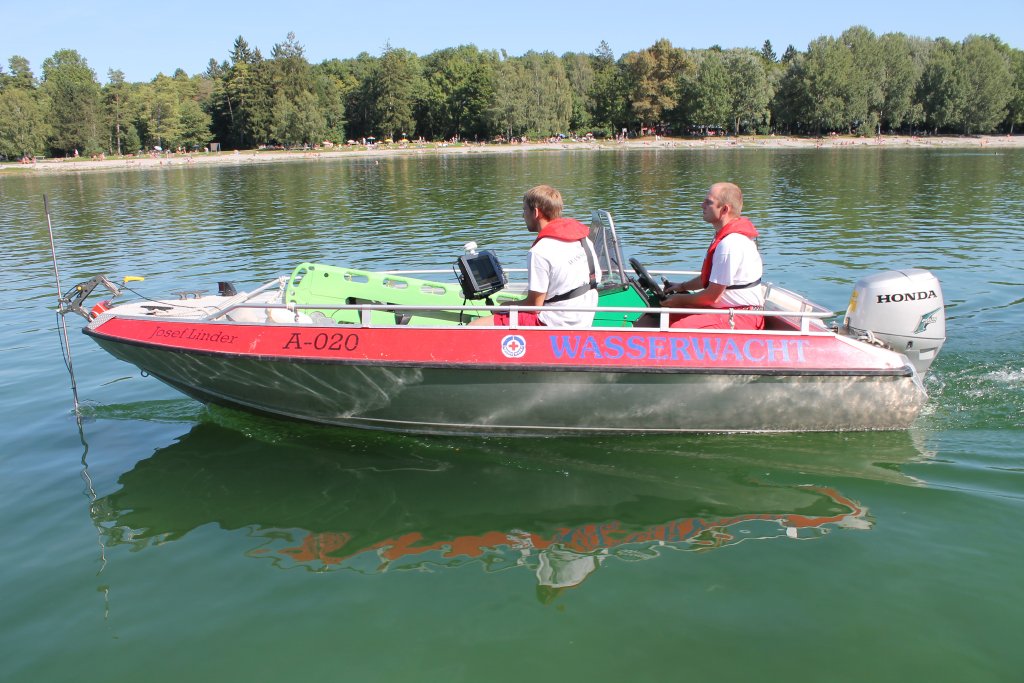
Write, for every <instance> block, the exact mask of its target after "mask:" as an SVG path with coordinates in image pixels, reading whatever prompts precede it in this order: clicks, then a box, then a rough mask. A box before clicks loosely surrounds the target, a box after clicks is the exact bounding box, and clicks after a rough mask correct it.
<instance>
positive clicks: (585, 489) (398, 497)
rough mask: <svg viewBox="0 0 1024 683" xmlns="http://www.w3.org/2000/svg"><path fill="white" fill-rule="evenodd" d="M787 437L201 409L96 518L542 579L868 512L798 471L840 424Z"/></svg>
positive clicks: (289, 555)
mask: <svg viewBox="0 0 1024 683" xmlns="http://www.w3.org/2000/svg"><path fill="white" fill-rule="evenodd" d="M253 422H254V423H256V422H258V421H257V420H255V419H254V420H253ZM234 427H237V425H235V426H234ZM272 428H276V427H272ZM795 436H796V435H790V436H786V437H783V436H782V435H779V438H769V439H765V438H764V437H763V436H762V437H759V438H760V440H761V441H762V442H763V443H762V446H763V447H762V448H761V449H759V455H758V456H757V457H756V458H754V459H748V458H746V457H743V458H729V457H722V456H723V455H724V453H718V452H716V451H717V450H726V449H727V450H730V451H731V452H733V453H742V452H744V451H747V450H750V449H748V448H746V447H745V444H744V443H737V442H736V439H727V440H726V441H730V442H732V443H731V446H725V447H723V446H721V445H720V444H721V439H719V440H717V441H716V440H713V439H707V440H702V439H678V438H674V439H668V438H656V439H639V440H637V439H634V440H633V441H632V442H630V441H627V440H625V439H613V440H610V441H604V442H599V443H597V444H594V443H589V444H582V443H578V442H576V441H574V440H545V441H540V442H533V441H530V442H522V441H518V440H515V439H497V440H480V441H472V440H471V441H466V440H460V441H454V440H438V439H433V438H424V439H417V440H415V441H414V442H413V443H412V444H410V441H409V440H408V437H405V438H404V439H402V438H398V437H390V436H388V435H385V434H380V435H367V434H362V433H360V434H358V437H359V438H353V437H352V435H351V434H346V435H344V436H342V435H339V434H337V433H330V432H329V430H327V431H325V430H319V429H316V428H310V429H309V431H304V430H303V429H299V430H297V431H296V432H293V433H292V434H290V435H289V437H288V439H287V442H286V443H282V442H280V441H284V439H280V440H279V439H277V438H276V437H274V436H273V435H271V436H269V437H268V438H267V441H261V440H259V439H239V437H238V431H236V429H235V428H225V427H224V426H221V425H217V424H211V423H205V424H200V425H198V426H196V427H195V428H193V429H192V431H190V432H189V433H187V434H186V435H184V436H183V437H182V438H181V439H180V440H179V441H178V442H176V443H174V444H172V445H170V446H168V447H166V448H163V449H160V450H158V451H157V452H156V453H155V454H154V455H153V456H152V457H150V458H148V459H145V460H142V461H140V462H138V463H137V464H136V465H135V466H134V467H133V468H132V469H131V470H130V471H127V472H125V473H123V474H122V475H121V476H120V477H119V478H118V484H119V487H120V488H119V489H118V490H116V491H114V492H112V493H110V494H108V495H106V496H104V497H102V498H101V499H100V500H99V501H98V502H97V505H96V507H95V510H96V515H97V519H96V521H97V523H98V524H99V525H100V526H101V527H102V528H103V529H104V534H105V535H106V537H107V542H108V545H110V546H116V545H118V544H131V545H133V546H135V547H138V548H142V547H146V546H149V545H154V544H160V543H165V542H169V541H174V540H176V539H180V538H182V537H184V536H186V535H187V534H188V533H189V532H191V531H193V530H195V529H197V528H199V527H202V526H204V525H209V524H216V525H217V526H219V527H220V528H222V529H225V530H229V531H231V530H239V529H245V530H246V531H247V533H248V534H249V535H250V536H251V537H254V538H257V539H259V541H258V544H257V545H256V547H254V548H252V549H251V550H250V551H249V554H250V556H252V557H258V558H267V559H270V560H271V561H272V562H274V563H275V564H277V565H279V566H283V567H291V566H303V567H306V568H309V569H313V570H324V569H345V570H350V571H353V572H362V573H380V572H388V571H401V570H419V571H430V570H438V569H441V568H453V567H460V566H463V565H466V564H477V565H479V566H481V567H483V568H484V569H485V570H487V571H497V570H502V569H512V568H517V567H518V568H523V569H529V570H531V571H532V572H534V573H535V574H536V576H537V580H538V584H539V585H540V586H544V587H546V590H549V591H550V590H557V589H562V588H565V587H568V586H573V585H576V584H578V583H579V582H581V581H582V580H583V579H584V578H586V576H588V575H589V574H590V573H591V572H593V571H594V570H595V569H597V568H598V567H599V566H601V565H602V563H605V562H606V561H607V560H608V559H609V558H616V559H619V560H626V561H631V560H641V559H650V558H654V557H657V556H659V555H660V554H661V553H663V552H665V551H669V550H698V551H699V550H705V551H706V550H712V549H715V548H722V547H725V546H730V545H735V544H737V543H740V542H742V541H748V540H755V539H759V540H767V539H783V540H794V539H811V538H817V537H819V536H822V535H824V534H827V533H828V532H829V531H830V530H833V529H837V528H861V529H864V528H869V527H870V526H871V521H870V518H869V517H868V514H867V510H866V508H865V507H864V506H863V505H861V504H860V503H858V502H857V501H854V500H851V499H850V498H848V497H847V496H844V495H843V494H842V493H841V492H840V491H838V490H837V489H835V488H831V487H829V486H809V485H803V484H802V482H804V481H808V480H810V481H815V480H818V481H820V480H821V477H814V476H812V477H807V476H806V475H800V474H797V473H799V472H807V471H808V470H811V471H813V470H814V467H815V466H816V465H815V463H817V466H820V462H821V459H820V451H819V449H828V450H835V447H836V446H837V445H839V444H840V441H838V440H837V439H836V438H835V437H836V435H814V436H816V437H817V439H814V440H808V438H809V437H810V436H811V435H804V439H798V438H795ZM901 436H902V437H903V438H902V439H899V437H901ZM856 437H857V438H858V439H860V438H863V440H864V443H863V444H861V446H862V447H863V448H864V449H867V450H864V451H862V453H863V455H862V456H861V459H862V460H864V461H865V464H864V465H863V469H864V470H865V471H867V470H870V469H877V470H878V472H877V476H880V477H883V478H888V479H894V478H897V477H898V476H899V475H898V473H895V474H894V470H893V469H891V468H887V467H877V468H872V467H871V466H870V465H869V464H868V461H869V460H870V457H874V456H870V457H869V456H867V455H866V454H867V453H868V452H869V451H870V452H871V453H874V454H877V453H879V452H884V451H886V450H887V449H888V450H889V451H890V452H891V453H890V454H891V455H894V456H899V457H901V458H903V459H906V458H907V457H910V456H912V454H916V453H917V451H916V449H913V448H912V447H909V448H908V444H909V441H908V439H907V438H906V435H904V434H901V433H887V434H863V435H856ZM750 438H753V437H752V436H751V437H750ZM325 440H326V442H325ZM275 441H277V442H276V443H275ZM848 441H849V440H848V439H847V442H848ZM896 441H899V443H896ZM804 451H806V452H804ZM786 453H788V454H789V456H788V460H787V455H786ZM851 456H852V454H851V453H850V452H849V451H847V452H846V453H844V454H840V455H839V456H837V463H838V462H840V461H841V462H844V463H847V464H849V463H850V462H851V461H854V460H856V458H854V457H851ZM766 472H776V473H777V474H780V475H781V474H783V473H785V472H788V473H789V476H776V477H765V476H764V475H765V473H766ZM832 474H835V472H832ZM847 474H849V476H855V477H856V476H861V473H859V472H855V471H849V472H847ZM870 474H876V473H870ZM766 479H770V480H776V479H777V480H780V481H786V480H787V479H788V480H791V481H792V480H795V481H798V482H799V483H792V484H786V483H782V484H774V483H773V484H766V483H764V482H765V480H766Z"/></svg>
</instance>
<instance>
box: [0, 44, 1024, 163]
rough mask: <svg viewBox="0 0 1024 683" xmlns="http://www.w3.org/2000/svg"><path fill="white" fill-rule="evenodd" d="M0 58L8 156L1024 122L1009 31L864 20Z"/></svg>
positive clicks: (952, 128) (957, 129) (1021, 58)
mask: <svg viewBox="0 0 1024 683" xmlns="http://www.w3.org/2000/svg"><path fill="white" fill-rule="evenodd" d="M8 66H9V68H8V69H4V68H3V67H0V156H5V157H8V158H17V157H22V156H26V155H27V156H35V155H41V154H46V155H51V156H66V155H72V154H79V153H81V154H84V155H97V154H127V153H136V152H138V151H139V150H143V149H147V150H151V149H153V148H156V147H159V148H162V149H183V150H195V149H203V148H205V147H206V146H207V145H208V144H209V143H210V142H213V141H216V142H218V143H220V145H221V146H222V148H224V149H251V148H256V147H259V146H263V145H267V146H286V147H294V146H305V145H309V146H316V145H319V144H321V143H323V142H324V141H331V142H333V143H336V144H340V143H344V142H345V141H346V140H358V141H360V142H362V141H364V140H368V139H373V140H379V141H383V140H401V139H403V138H406V139H425V140H431V141H440V140H469V141H490V140H494V139H505V140H510V139H514V138H523V137H530V138H535V137H545V138H546V137H548V136H552V135H559V134H570V133H575V134H579V135H583V134H586V133H592V134H594V135H595V136H596V137H609V136H612V135H616V134H618V133H620V132H621V131H623V130H626V131H629V133H630V134H637V133H639V132H641V131H644V132H646V131H649V130H650V131H656V132H663V133H667V134H673V135H693V134H707V133H708V132H709V131H716V132H717V131H722V132H729V133H732V134H752V133H756V134H767V133H779V134H797V135H821V134H824V133H827V132H828V133H830V132H838V133H843V134H862V135H874V134H881V133H884V132H899V133H911V132H928V133H947V134H950V133H951V134H977V133H990V132H994V131H1000V132H1006V133H1011V134H1012V133H1013V131H1014V127H1015V126H1016V125H1019V124H1020V123H1022V121H1024V51H1022V50H1018V49H1015V48H1011V47H1009V46H1008V45H1006V44H1005V43H1003V42H1002V41H1001V40H1000V39H999V38H997V37H996V36H992V35H988V36H969V37H967V38H965V39H964V40H963V41H960V42H953V41H950V40H948V39H945V38H938V39H927V38H916V37H911V36H907V35H904V34H902V33H887V34H884V35H881V36H877V35H875V34H874V33H873V32H872V31H870V30H868V29H867V28H864V27H862V26H854V27H852V28H850V29H848V30H846V31H844V32H843V33H842V35H840V36H839V37H831V36H822V37H820V38H817V39H816V40H814V41H812V42H811V43H810V45H808V47H807V50H805V51H798V50H796V49H795V48H794V47H793V46H792V45H790V46H789V47H788V48H787V49H786V50H785V52H784V53H783V54H782V56H781V57H779V56H777V55H776V53H775V51H774V49H773V47H772V44H771V41H769V40H766V41H765V42H764V44H763V46H762V47H761V49H760V50H757V49H754V48H735V49H722V48H720V47H718V46H712V47H710V48H707V49H699V50H684V49H682V48H678V47H674V46H673V45H672V44H671V42H670V41H668V40H667V39H661V40H659V41H657V42H656V43H655V44H654V45H652V46H650V47H648V48H645V49H643V50H638V51H635V52H627V53H626V54H623V55H621V56H620V57H619V58H617V59H616V58H615V56H614V54H613V53H612V50H611V48H610V47H609V46H608V44H607V43H605V42H602V43H601V44H600V46H598V47H597V49H596V50H595V51H594V52H593V53H575V52H570V53H566V54H564V55H562V56H558V55H556V54H554V53H552V52H533V51H531V52H527V53H526V54H524V55H521V56H512V55H509V54H507V53H506V52H505V51H503V50H502V51H498V50H480V49H478V48H477V47H475V46H473V45H462V46H459V47H454V48H445V49H442V50H437V51H435V52H432V53H430V54H428V55H426V56H423V57H421V56H418V55H416V54H415V53H413V52H410V51H409V50H406V49H402V48H394V47H392V46H390V45H387V46H385V47H384V49H383V50H382V52H381V54H380V55H379V56H373V55H370V54H368V53H366V52H364V53H362V54H360V55H358V56H357V57H355V58H348V59H328V60H325V61H324V62H322V63H320V64H311V63H310V62H309V61H308V60H307V59H306V56H305V50H304V48H303V46H302V45H301V44H299V43H298V42H297V40H296V38H295V35H294V34H292V33H289V34H288V35H287V37H286V39H285V40H284V42H282V43H278V44H276V45H274V46H273V48H272V50H271V52H270V56H269V57H265V56H264V55H263V54H262V53H261V51H260V50H259V48H256V47H251V46H250V45H249V44H248V42H247V41H246V40H245V39H244V38H243V37H241V36H239V37H238V38H237V39H236V40H235V41H234V44H233V46H232V49H231V52H230V55H229V58H228V59H225V60H223V61H219V62H218V61H217V60H216V59H211V60H210V62H209V65H208V67H207V69H206V71H205V72H203V73H202V74H196V75H193V76H189V75H188V74H186V73H185V72H184V71H182V70H181V69H179V70H177V71H176V72H175V73H174V74H173V75H172V76H165V75H164V74H158V75H157V76H156V77H155V78H154V79H153V80H152V81H149V82H140V83H132V82H128V81H126V80H125V77H124V74H123V73H122V72H121V71H118V70H113V69H112V70H110V71H109V72H108V73H107V82H106V83H105V84H102V85H101V84H100V83H99V82H98V80H97V78H96V74H95V72H94V71H93V70H92V69H91V68H90V67H89V65H88V63H87V62H86V60H85V59H84V58H83V57H82V56H81V55H80V54H79V53H78V52H77V51H75V50H59V51H57V52H56V53H54V54H53V56H51V57H48V58H47V59H45V60H44V61H43V64H42V70H41V75H40V76H39V77H38V78H37V77H36V75H35V74H33V72H32V70H31V68H30V65H29V63H28V61H27V60H26V59H24V58H23V57H20V56H17V55H16V56H13V57H11V58H10V60H9V62H8Z"/></svg>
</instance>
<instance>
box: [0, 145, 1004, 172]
mask: <svg viewBox="0 0 1024 683" xmlns="http://www.w3.org/2000/svg"><path fill="white" fill-rule="evenodd" d="M865 147H868V148H870V147H874V148H891V149H908V148H925V149H927V148H940V149H1017V148H1021V147H1024V136H1021V135H1012V136H1011V135H977V136H900V135H883V136H880V137H870V138H868V137H842V136H832V137H824V138H802V137H792V136H784V135H780V136H768V137H743V136H741V137H721V138H716V137H708V138H700V139H691V138H664V137H663V138H656V137H646V138H638V139H632V140H626V141H573V140H559V141H555V142H547V141H545V142H527V143H516V144H505V143H501V144H495V143H458V144H446V143H401V144H376V145H348V146H341V147H334V148H326V147H325V148H317V149H311V150H278V149H261V150H244V151H237V152H196V153H184V154H183V153H169V152H161V153H151V154H149V155H146V156H127V157H115V158H91V159H86V158H82V157H77V158H66V159H38V160H36V161H33V162H31V163H22V162H17V161H14V162H3V163H0V178H3V177H14V176H25V175H39V174H42V175H50V174H66V173H81V172H87V171H115V170H138V169H161V168H172V167H190V166H207V165H225V166H227V165H248V164H263V163H275V162H282V161H292V162H297V161H318V160H324V159H355V158H372V159H377V160H379V159H381V158H387V157H407V156H413V157H416V156H449V155H462V154H523V153H532V152H537V153H540V152H563V151H594V152H601V151H605V152H607V151H622V150H701V149H707V150H712V149H719V150H727V149H737V150H739V149H812V150H834V149H857V148H865Z"/></svg>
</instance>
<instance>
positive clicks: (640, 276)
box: [629, 258, 668, 301]
mask: <svg viewBox="0 0 1024 683" xmlns="http://www.w3.org/2000/svg"><path fill="white" fill-rule="evenodd" d="M629 265H631V266H633V270H634V271H635V272H636V277H637V280H638V281H639V282H640V286H641V287H643V288H644V289H646V290H648V291H650V292H651V293H653V294H654V296H656V297H658V301H664V300H665V299H667V298H668V296H667V295H666V294H665V290H664V289H662V288H661V285H659V284H658V282H657V280H655V279H654V278H653V277H651V274H650V273H648V272H647V268H645V267H644V264H642V263H640V262H639V261H637V260H636V259H635V258H631V259H629Z"/></svg>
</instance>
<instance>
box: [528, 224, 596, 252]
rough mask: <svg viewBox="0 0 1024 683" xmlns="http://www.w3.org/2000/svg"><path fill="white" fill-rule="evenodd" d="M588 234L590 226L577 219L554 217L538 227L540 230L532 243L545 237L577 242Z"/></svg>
mask: <svg viewBox="0 0 1024 683" xmlns="http://www.w3.org/2000/svg"><path fill="white" fill-rule="evenodd" d="M589 236H590V228H588V227H587V226H585V225H583V224H582V223H580V222H579V221H578V220H575V219H573V218H556V219H555V220H553V221H550V222H549V223H548V224H547V225H545V226H544V227H543V228H541V229H540V232H539V233H537V239H535V240H534V241H533V244H537V242H540V241H541V240H542V239H544V238H545V237H550V238H551V239H556V240H560V241H562V242H579V241H580V240H581V239H583V238H584V237H589ZM531 246H532V245H531Z"/></svg>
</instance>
